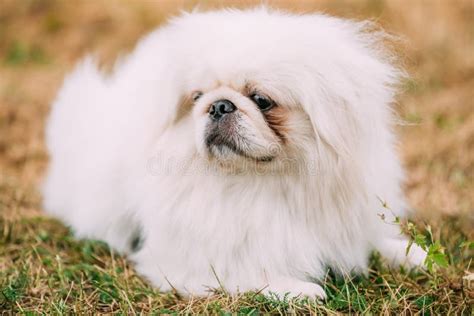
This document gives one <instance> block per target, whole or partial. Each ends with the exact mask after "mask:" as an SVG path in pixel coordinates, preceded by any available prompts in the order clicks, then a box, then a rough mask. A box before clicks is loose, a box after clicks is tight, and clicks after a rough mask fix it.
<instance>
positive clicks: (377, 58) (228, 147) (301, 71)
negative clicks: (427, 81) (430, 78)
mask: <svg viewBox="0 0 474 316" xmlns="http://www.w3.org/2000/svg"><path fill="white" fill-rule="evenodd" d="M367 25H368V24H367V23H357V22H353V21H348V20H342V19H338V18H333V17H329V16H325V15H319V14H308V15H292V14H288V13H283V12H278V11H273V10H270V9H266V8H257V9H253V10H246V11H239V10H223V11H216V12H207V13H198V12H193V13H188V14H183V15H182V16H180V17H178V18H175V19H173V20H172V21H171V22H170V23H169V24H168V25H167V26H165V27H162V28H160V29H158V30H157V31H155V32H153V33H151V34H150V35H148V36H147V37H146V38H144V39H143V40H141V41H140V43H139V44H138V46H137V48H136V49H135V51H134V52H133V53H132V54H131V55H130V57H128V58H126V59H125V60H123V61H122V62H121V63H120V64H119V65H117V67H116V69H115V71H114V72H113V74H111V75H104V74H102V73H100V72H99V71H98V70H97V68H96V66H95V65H94V63H93V62H92V61H91V60H90V59H86V60H85V61H84V62H82V63H81V64H80V65H79V66H78V67H77V69H76V70H75V71H74V72H73V73H72V74H70V75H69V76H68V78H67V79H66V80H65V82H64V86H63V87H62V89H61V90H60V92H59V95H58V96H57V99H56V100H55V102H54V104H53V107H52V112H51V116H50V118H49V123H48V127H47V132H46V138H47V145H48V148H49V153H50V156H51V163H50V166H49V170H48V174H47V178H46V182H45V184H44V188H43V191H44V207H45V209H46V210H47V211H48V212H49V213H51V214H53V215H54V216H56V217H58V218H60V219H61V220H63V221H64V222H65V223H66V224H68V225H70V226H71V227H72V228H73V230H74V231H75V233H76V234H77V236H79V237H81V238H93V239H101V240H104V241H106V242H108V243H109V245H110V246H112V247H113V248H115V249H117V250H119V251H121V252H123V253H126V254H128V256H129V257H130V258H131V259H132V260H133V261H134V262H135V263H136V268H137V270H138V271H139V272H140V273H141V274H142V275H144V276H145V277H146V278H148V279H149V280H150V281H151V282H152V283H153V284H154V285H155V286H157V287H159V288H160V289H161V290H163V291H167V290H170V289H173V288H174V289H177V290H178V291H179V292H181V293H183V294H189V295H206V294H207V293H208V291H209V289H210V288H217V287H221V286H223V287H224V288H225V289H226V290H227V291H229V292H230V293H237V292H243V291H248V290H258V289H264V291H267V292H275V293H278V294H284V293H290V294H291V295H292V296H295V295H299V294H302V295H305V296H319V297H324V295H325V294H324V290H323V288H322V287H321V284H318V283H317V282H321V280H322V278H323V277H324V275H325V271H326V269H327V268H328V267H329V268H332V269H333V270H334V271H336V272H338V273H341V274H345V273H352V272H355V273H358V272H359V273H363V272H364V271H366V270H367V264H368V257H369V255H370V252H371V251H372V250H378V251H379V252H380V253H381V254H382V255H383V256H384V257H385V258H387V259H388V260H389V262H390V263H392V264H408V265H409V266H417V265H421V264H422V263H423V261H424V258H425V253H424V252H423V250H421V248H418V247H416V246H413V247H412V248H411V251H410V253H409V254H408V256H407V255H406V248H407V240H406V238H404V237H403V236H402V235H401V234H400V230H399V227H398V226H397V225H394V224H393V223H392V221H393V219H394V217H395V216H403V215H404V210H405V209H406V205H405V203H404V198H403V193H402V190H401V188H400V183H401V181H402V180H403V172H402V169H401V167H400V163H399V159H398V158H397V153H396V150H395V144H396V139H395V137H394V135H393V132H392V123H393V121H394V114H393V111H392V108H391V103H392V101H393V98H394V94H395V85H396V84H397V83H398V80H399V78H400V75H401V72H400V71H399V70H398V69H397V68H396V67H394V66H393V65H392V58H391V57H390V55H389V54H387V53H386V51H385V50H384V49H383V48H382V47H381V36H383V35H382V34H381V33H380V32H378V33H375V34H374V33H373V32H372V33H371V32H369V31H367ZM381 201H386V202H387V204H388V206H389V208H387V207H384V205H383V204H384V203H382V202H381Z"/></svg>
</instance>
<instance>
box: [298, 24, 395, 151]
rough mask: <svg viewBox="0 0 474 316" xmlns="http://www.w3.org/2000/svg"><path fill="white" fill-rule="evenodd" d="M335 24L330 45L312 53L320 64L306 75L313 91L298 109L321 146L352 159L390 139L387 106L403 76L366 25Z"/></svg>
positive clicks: (378, 34)
mask: <svg viewBox="0 0 474 316" xmlns="http://www.w3.org/2000/svg"><path fill="white" fill-rule="evenodd" d="M336 21H337V20H336ZM333 22H334V21H333ZM338 23H340V25H338V24H337V23H336V24H335V25H336V27H338V28H339V29H338V30H337V31H335V32H334V34H333V35H334V37H333V38H332V41H331V42H330V44H328V45H327V46H326V47H323V48H321V47H317V45H316V44H315V47H313V49H314V50H318V54H317V55H318V58H314V61H312V62H311V63H312V65H311V69H307V71H308V72H311V73H309V74H308V75H307V76H308V79H309V81H310V83H309V84H310V85H311V86H312V88H311V91H310V92H309V93H308V95H307V97H306V101H305V102H302V103H303V104H302V105H303V108H304V109H305V111H306V112H307V114H308V115H309V117H310V119H311V122H312V125H313V127H314V130H315V132H316V134H317V135H318V137H320V139H321V141H323V142H324V143H325V144H326V145H327V146H329V147H331V148H332V149H333V150H334V152H335V153H336V154H337V155H338V156H340V157H350V159H353V157H354V155H356V154H357V151H358V149H359V148H360V147H361V146H365V145H366V144H370V143H371V142H373V140H374V139H376V138H377V137H378V136H382V135H379V134H380V133H387V134H390V128H387V127H388V126H390V125H392V124H393V118H394V115H393V112H392V109H391V105H392V103H393V99H394V95H395V93H396V90H397V85H398V83H399V81H400V78H401V77H403V76H404V72H403V71H401V70H400V69H399V68H398V67H396V66H395V65H394V63H395V58H394V57H393V56H392V55H391V53H390V52H389V51H388V50H387V49H385V47H384V41H385V38H386V37H385V35H384V33H382V32H381V31H379V30H377V31H375V32H374V31H371V30H372V29H373V26H372V25H371V24H370V23H366V22H362V23H355V22H348V21H338ZM334 43H335V44H334ZM308 68H309V67H308ZM387 137H389V136H387Z"/></svg>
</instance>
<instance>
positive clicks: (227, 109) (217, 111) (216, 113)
mask: <svg viewBox="0 0 474 316" xmlns="http://www.w3.org/2000/svg"><path fill="white" fill-rule="evenodd" d="M235 110H237V108H236V107H235V105H234V103H232V102H230V101H229V100H225V99H223V100H217V101H216V102H214V103H212V104H211V108H210V109H209V115H210V116H211V118H212V119H213V120H215V121H217V120H219V119H220V118H221V117H223V116H224V115H226V114H228V113H232V112H234V111H235Z"/></svg>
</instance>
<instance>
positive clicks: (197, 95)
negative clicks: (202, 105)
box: [191, 91, 202, 102]
mask: <svg viewBox="0 0 474 316" xmlns="http://www.w3.org/2000/svg"><path fill="white" fill-rule="evenodd" d="M191 97H192V98H193V101H194V102H196V101H197V100H199V98H200V97H202V92H201V91H196V92H193V95H192V96H191Z"/></svg>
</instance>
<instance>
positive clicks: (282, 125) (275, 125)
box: [264, 106, 289, 142]
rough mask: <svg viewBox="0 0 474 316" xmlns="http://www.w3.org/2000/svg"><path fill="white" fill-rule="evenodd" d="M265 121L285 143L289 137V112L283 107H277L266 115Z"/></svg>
mask: <svg viewBox="0 0 474 316" xmlns="http://www.w3.org/2000/svg"><path fill="white" fill-rule="evenodd" d="M264 116H265V120H266V121H267V123H268V126H269V127H270V128H271V129H272V130H273V132H274V133H275V134H276V135H277V136H278V137H279V138H280V139H281V140H282V141H283V142H285V141H286V139H287V135H288V132H289V130H288V126H287V121H288V116H289V110H288V109H286V108H283V107H281V106H276V107H274V108H272V109H270V110H269V111H267V112H265V113H264Z"/></svg>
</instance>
